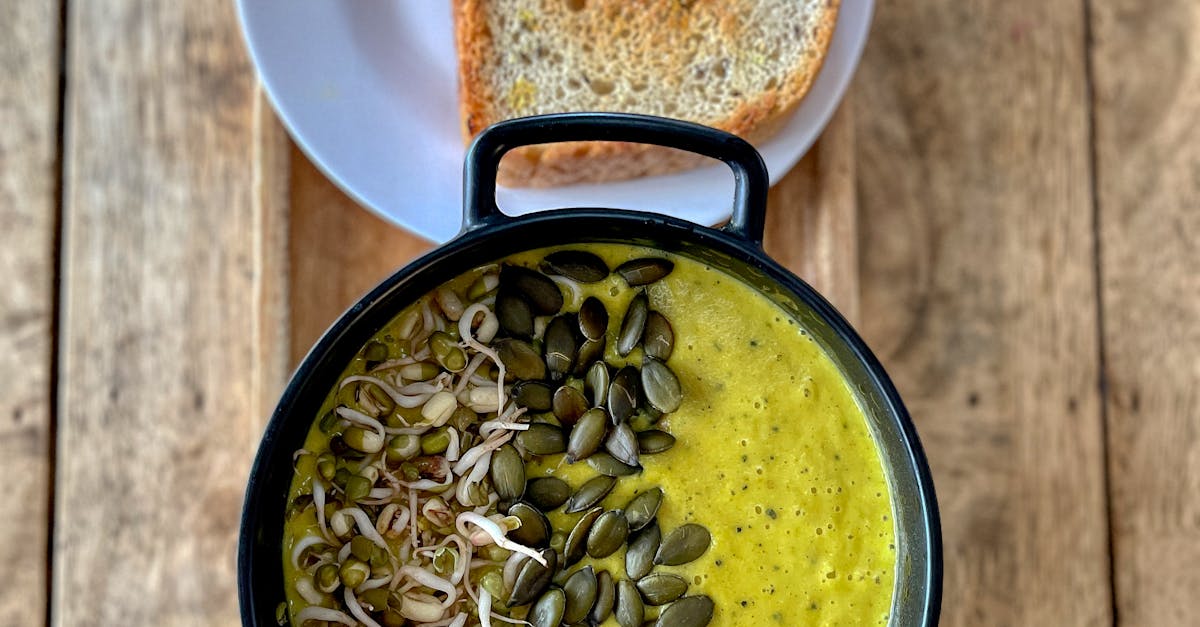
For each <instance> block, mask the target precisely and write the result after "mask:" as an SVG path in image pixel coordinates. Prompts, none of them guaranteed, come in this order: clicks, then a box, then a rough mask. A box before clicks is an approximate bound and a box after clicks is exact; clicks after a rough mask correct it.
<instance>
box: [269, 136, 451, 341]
mask: <svg viewBox="0 0 1200 627" xmlns="http://www.w3.org/2000/svg"><path fill="white" fill-rule="evenodd" d="M291 163H292V178H291V195H290V197H291V203H292V207H291V256H290V258H291V272H290V275H289V278H290V280H291V287H290V294H291V296H290V311H291V339H292V341H291V346H292V355H291V361H292V364H293V365H294V364H297V363H299V361H300V359H301V358H302V357H304V354H305V353H307V352H308V349H309V348H310V347H311V346H312V345H313V343H314V342H316V340H317V338H319V337H320V336H321V333H322V332H324V331H325V329H326V328H328V327H329V325H330V324H332V323H333V321H334V320H335V319H337V317H338V316H339V315H341V314H342V312H343V311H345V310H346V308H347V307H349V306H350V305H352V304H354V302H355V301H356V300H358V299H359V298H360V297H361V296H362V295H363V294H365V293H366V292H367V290H370V289H371V288H372V287H374V286H375V284H376V283H379V282H380V281H382V280H383V279H384V278H386V277H387V276H388V275H390V274H391V273H392V272H395V271H396V270H398V269H399V268H400V267H401V266H403V265H404V264H406V263H408V262H409V261H411V260H413V259H414V258H416V257H417V256H418V255H420V254H422V253H424V252H425V251H428V250H431V249H432V248H433V244H431V243H429V242H428V241H426V240H424V239H421V238H420V237H417V236H416V235H413V234H411V233H409V232H407V231H404V230H402V229H399V228H396V227H395V226H393V225H391V224H388V223H386V222H384V221H383V220H382V219H380V218H379V217H378V216H376V215H375V214H373V213H370V212H368V211H367V210H365V209H363V208H362V207H359V206H358V205H357V204H355V202H354V201H353V200H351V199H350V198H349V197H347V196H346V195H345V194H344V193H342V191H341V190H339V189H338V188H337V186H335V185H334V184H333V183H331V182H330V181H329V179H327V178H325V177H324V176H323V175H322V174H321V173H320V171H319V170H317V168H316V166H314V165H313V164H312V162H310V161H309V160H308V159H307V158H306V157H305V156H304V154H303V153H301V152H300V150H299V149H298V148H293V149H292V159H291ZM442 209H443V210H445V211H454V212H456V213H457V212H458V211H459V208H458V207H447V208H442Z"/></svg>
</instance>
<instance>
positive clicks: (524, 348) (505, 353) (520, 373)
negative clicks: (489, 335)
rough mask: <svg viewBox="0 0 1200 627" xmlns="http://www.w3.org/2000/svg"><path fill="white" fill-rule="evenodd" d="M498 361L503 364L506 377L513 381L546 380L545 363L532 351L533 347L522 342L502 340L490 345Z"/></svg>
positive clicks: (509, 339) (510, 339) (511, 339)
mask: <svg viewBox="0 0 1200 627" xmlns="http://www.w3.org/2000/svg"><path fill="white" fill-rule="evenodd" d="M492 348H494V349H495V350H496V355H497V356H499V357H500V361H502V362H504V367H505V369H507V371H508V372H507V375H508V376H509V377H511V378H513V379H525V380H531V379H532V380H537V379H545V378H546V362H544V361H542V356H541V355H539V354H538V352H537V351H536V350H534V348H533V345H531V344H530V343H529V342H525V341H523V340H518V339H513V338H504V339H500V340H496V341H495V342H494V343H493V344H492Z"/></svg>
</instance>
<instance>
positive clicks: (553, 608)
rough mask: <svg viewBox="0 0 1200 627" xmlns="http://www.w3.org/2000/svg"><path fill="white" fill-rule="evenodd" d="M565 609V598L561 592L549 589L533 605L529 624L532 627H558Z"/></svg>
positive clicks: (556, 589)
mask: <svg viewBox="0 0 1200 627" xmlns="http://www.w3.org/2000/svg"><path fill="white" fill-rule="evenodd" d="M566 607H567V598H566V595H564V594H563V591H562V590H559V589H558V588H550V589H549V590H547V591H546V592H544V593H542V597H541V598H540V599H538V600H537V603H535V604H534V605H533V610H531V611H530V612H529V622H530V624H532V625H533V627H558V625H559V623H561V622H562V617H563V611H564V610H565V609H566Z"/></svg>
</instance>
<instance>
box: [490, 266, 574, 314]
mask: <svg viewBox="0 0 1200 627" xmlns="http://www.w3.org/2000/svg"><path fill="white" fill-rule="evenodd" d="M500 287H501V289H505V288H508V287H511V288H512V289H514V290H516V291H517V292H518V293H520V294H521V296H524V297H525V300H526V301H528V302H529V305H530V307H531V308H532V309H533V311H534V312H535V313H537V314H539V315H543V316H552V315H554V314H556V313H558V311H559V310H560V309H562V306H563V295H562V291H561V290H559V289H558V286H557V285H555V284H554V281H551V280H550V279H549V278H548V277H546V275H544V274H542V273H540V272H535V271H533V270H530V269H528V268H522V267H520V266H504V267H502V268H501V269H500Z"/></svg>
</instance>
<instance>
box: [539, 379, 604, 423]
mask: <svg viewBox="0 0 1200 627" xmlns="http://www.w3.org/2000/svg"><path fill="white" fill-rule="evenodd" d="M551 404H552V407H553V409H554V417H555V418H558V420H559V422H561V423H563V424H564V425H573V424H575V423H576V422H578V421H579V418H580V416H583V413H584V412H586V411H587V409H588V404H587V399H586V398H584V396H583V392H580V391H579V390H577V389H575V388H574V387H571V386H569V385H564V386H562V387H560V388H558V389H557V390H555V391H554V399H553V400H552V401H551ZM601 413H604V412H601Z"/></svg>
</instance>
